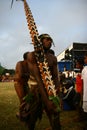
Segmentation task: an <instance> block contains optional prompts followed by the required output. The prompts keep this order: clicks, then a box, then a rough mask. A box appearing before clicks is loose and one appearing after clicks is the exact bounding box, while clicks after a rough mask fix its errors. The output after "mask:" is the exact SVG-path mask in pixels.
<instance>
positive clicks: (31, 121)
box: [16, 34, 61, 130]
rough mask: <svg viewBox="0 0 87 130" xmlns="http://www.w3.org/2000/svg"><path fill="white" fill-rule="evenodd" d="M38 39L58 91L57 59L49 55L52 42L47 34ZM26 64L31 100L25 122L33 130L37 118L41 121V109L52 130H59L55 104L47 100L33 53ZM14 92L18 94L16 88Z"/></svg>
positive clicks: (29, 54) (28, 56)
mask: <svg viewBox="0 0 87 130" xmlns="http://www.w3.org/2000/svg"><path fill="white" fill-rule="evenodd" d="M39 38H40V42H42V44H43V48H44V53H45V56H46V59H47V61H48V65H49V69H50V72H51V74H52V79H53V81H54V84H55V87H56V89H57V90H58V89H59V82H58V70H57V58H56V57H55V56H54V55H53V54H51V53H49V49H50V48H51V46H52V42H53V40H52V38H51V37H50V36H49V35H48V34H42V35H40V36H39ZM27 64H28V71H29V88H30V92H29V94H28V95H32V96H31V97H32V98H31V100H29V101H30V102H29V110H28V112H29V115H28V118H27V120H26V123H27V125H28V128H29V130H34V128H35V124H36V121H37V119H38V118H39V119H41V117H42V112H43V109H44V110H45V112H46V114H47V116H48V118H49V121H50V124H51V127H52V130H61V127H60V119H59V112H58V111H56V106H55V104H54V103H53V102H52V101H51V100H49V98H48V94H47V92H46V89H45V86H44V84H43V81H42V78H41V75H40V71H39V68H38V65H37V61H36V56H35V51H33V52H30V53H28V55H27ZM20 82H21V81H20ZM22 86H23V85H22ZM16 92H17V93H18V91H17V87H16ZM21 92H22V91H20V93H21ZM18 95H19V94H18ZM22 96H23V95H22ZM22 96H20V97H22ZM25 99H26V98H25ZM29 99H30V98H29Z"/></svg>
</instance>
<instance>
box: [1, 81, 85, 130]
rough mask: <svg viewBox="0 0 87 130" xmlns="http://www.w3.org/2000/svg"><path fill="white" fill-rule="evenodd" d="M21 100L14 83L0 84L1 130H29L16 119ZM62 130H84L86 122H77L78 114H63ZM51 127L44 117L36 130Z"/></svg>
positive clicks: (44, 116)
mask: <svg viewBox="0 0 87 130" xmlns="http://www.w3.org/2000/svg"><path fill="white" fill-rule="evenodd" d="M18 106H19V100H18V97H17V95H16V92H15V89H14V84H13V83H9V82H7V83H5V82H3V83H1V82H0V130H27V127H26V126H25V124H23V123H22V122H20V121H19V120H18V119H17V118H16V116H15V115H16V112H17V111H18ZM60 116H61V118H60V120H61V125H62V130H83V127H84V124H85V123H87V121H84V122H78V121H76V118H77V117H78V114H77V112H76V111H75V110H73V111H62V112H61V115H60ZM47 127H50V125H49V121H48V118H47V117H46V115H45V114H44V115H43V119H42V121H41V122H37V125H36V128H35V130H45V129H46V128H47Z"/></svg>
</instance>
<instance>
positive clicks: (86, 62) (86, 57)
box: [84, 56, 87, 64]
mask: <svg viewBox="0 0 87 130" xmlns="http://www.w3.org/2000/svg"><path fill="white" fill-rule="evenodd" d="M84 63H85V64H87V56H84Z"/></svg>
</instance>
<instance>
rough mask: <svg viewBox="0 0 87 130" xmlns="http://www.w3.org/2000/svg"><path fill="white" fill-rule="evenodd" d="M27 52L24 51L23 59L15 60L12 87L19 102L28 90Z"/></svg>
mask: <svg viewBox="0 0 87 130" xmlns="http://www.w3.org/2000/svg"><path fill="white" fill-rule="evenodd" d="M28 53H29V52H26V53H24V55H23V59H24V60H23V61H19V62H17V64H16V68H15V78H14V81H15V82H14V87H15V90H16V92H17V95H18V98H19V100H20V104H21V103H22V102H23V98H24V97H25V96H26V94H28V92H29V87H28V79H29V71H28V63H27V55H28Z"/></svg>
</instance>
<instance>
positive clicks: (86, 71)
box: [82, 52, 87, 119]
mask: <svg viewBox="0 0 87 130" xmlns="http://www.w3.org/2000/svg"><path fill="white" fill-rule="evenodd" d="M84 65H85V66H84V68H83V70H82V79H83V111H84V115H85V117H86V119H87V52H86V53H85V55H84Z"/></svg>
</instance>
